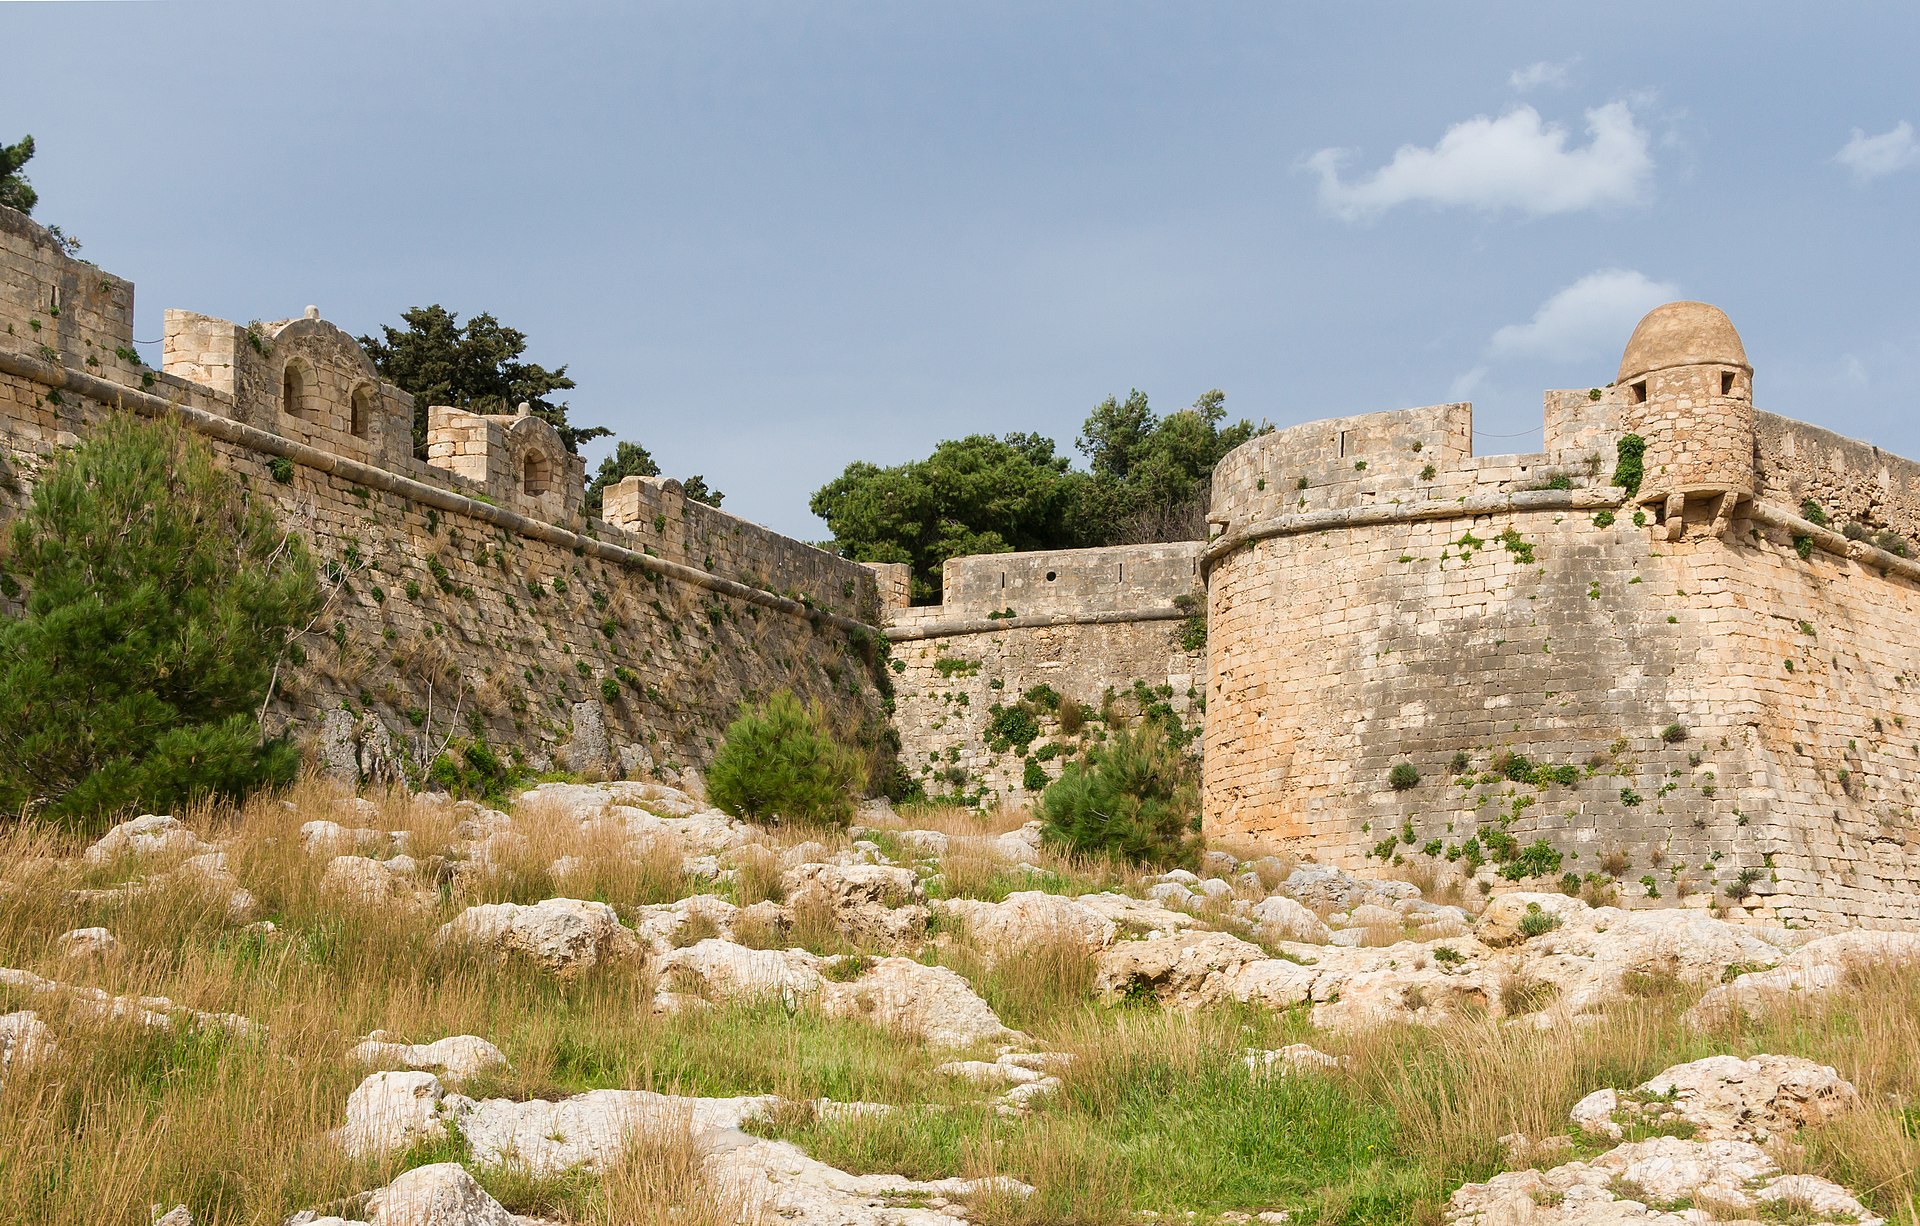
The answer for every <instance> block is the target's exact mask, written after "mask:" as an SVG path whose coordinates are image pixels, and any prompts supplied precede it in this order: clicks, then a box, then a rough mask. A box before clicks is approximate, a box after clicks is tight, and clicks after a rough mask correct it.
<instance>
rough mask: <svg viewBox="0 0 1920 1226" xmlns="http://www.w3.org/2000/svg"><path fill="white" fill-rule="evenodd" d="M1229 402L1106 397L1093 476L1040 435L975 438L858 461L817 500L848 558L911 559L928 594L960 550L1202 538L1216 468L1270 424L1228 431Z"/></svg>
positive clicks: (1084, 436) (1092, 432)
mask: <svg viewBox="0 0 1920 1226" xmlns="http://www.w3.org/2000/svg"><path fill="white" fill-rule="evenodd" d="M1225 400H1226V396H1225V394H1224V393H1222V392H1220V391H1217V390H1215V391H1209V392H1207V393H1205V394H1204V395H1202V396H1201V397H1200V398H1199V399H1198V400H1197V401H1195V402H1194V405H1193V407H1192V408H1190V409H1182V410H1181V411H1179V412H1178V413H1174V414H1172V415H1170V416H1168V417H1165V418H1162V417H1160V416H1158V415H1157V414H1155V413H1154V411H1153V409H1152V406H1151V405H1149V404H1148V403H1147V397H1146V395H1145V394H1144V393H1142V392H1139V391H1135V392H1132V393H1130V394H1129V395H1128V396H1127V398H1126V399H1125V400H1121V399H1120V398H1118V397H1115V396H1109V397H1107V398H1106V399H1105V400H1103V401H1101V402H1100V403H1099V404H1098V405H1095V406H1094V409H1093V412H1092V413H1091V414H1090V415H1088V417H1087V420H1086V423H1085V424H1084V425H1083V426H1082V427H1081V430H1080V435H1079V437H1078V439H1077V440H1076V442H1077V443H1078V445H1079V448H1080V450H1081V451H1082V452H1083V453H1084V454H1085V455H1086V457H1087V460H1088V469H1089V471H1086V472H1081V471H1078V470H1075V469H1073V468H1072V467H1071V466H1070V463H1069V461H1068V459H1067V457H1065V456H1062V455H1058V454H1056V452H1055V448H1054V443H1053V440H1052V439H1049V438H1045V437H1043V436H1041V435H1038V434H1009V435H1006V436H1004V437H1002V438H997V439H996V438H993V437H991V436H988V435H971V436H969V437H967V438H963V439H957V440H949V441H947V442H944V443H941V444H940V445H939V446H938V447H936V448H934V452H933V454H932V455H931V456H929V457H927V458H926V459H925V460H915V461H911V462H909V463H906V464H897V465H893V466H891V467H884V468H883V467H881V466H879V465H875V464H870V463H866V462H864V461H856V462H855V463H852V464H849V465H848V466H847V468H846V470H845V471H844V472H842V473H841V474H840V476H839V477H837V478H835V479H834V480H833V481H832V482H830V483H829V484H827V485H825V486H823V487H822V488H820V489H819V490H817V491H815V493H814V495H813V500H812V502H811V504H810V505H811V506H812V508H813V513H814V514H816V515H818V516H820V517H821V518H822V519H824V520H826V521H827V526H828V527H829V528H831V529H832V531H833V537H834V548H836V549H838V550H839V551H840V552H841V553H843V554H844V555H846V556H847V557H850V558H854V559H857V560H859V561H862V562H906V563H909V564H910V565H911V566H912V567H913V591H914V598H915V599H917V600H927V599H931V598H932V597H933V596H935V595H936V594H938V592H939V590H940V565H941V563H943V562H945V561H946V560H947V559H948V558H951V557H955V556H957V555H960V554H969V553H1002V552H1006V551H1008V550H1021V549H1070V548H1076V547H1079V546H1084V545H1129V544H1139V543H1143V542H1148V541H1177V540H1199V539H1201V538H1203V537H1204V536H1205V535H1206V510H1207V506H1206V504H1207V497H1208V490H1209V485H1210V481H1211V478H1212V475H1213V467H1214V465H1215V464H1217V463H1218V462H1219V460H1220V457H1221V456H1223V455H1225V454H1226V453H1227V452H1228V451H1230V450H1232V449H1233V448H1235V447H1237V446H1239V445H1240V444H1241V443H1244V442H1246V441H1247V440H1248V439H1250V438H1252V437H1253V436H1254V435H1255V434H1257V433H1261V432H1262V431H1264V430H1266V429H1270V428H1271V427H1266V426H1262V427H1259V428H1256V427H1255V426H1254V425H1253V424H1252V423H1251V422H1248V421H1245V420H1242V421H1238V422H1235V423H1233V424H1232V425H1230V426H1223V424H1222V423H1223V422H1224V420H1225V418H1226V408H1225V404H1224V402H1225Z"/></svg>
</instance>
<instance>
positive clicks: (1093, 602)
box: [886, 541, 1206, 804]
mask: <svg viewBox="0 0 1920 1226" xmlns="http://www.w3.org/2000/svg"><path fill="white" fill-rule="evenodd" d="M1203 550H1204V545H1203V544H1202V543H1201V542H1199V541H1183V542H1175V543H1172V544H1162V545H1127V546H1117V547H1114V548H1111V549H1077V550H1056V551H1050V552H1042V553H1003V554H983V555H978V556H974V557H965V558H951V559H949V560H948V561H947V563H946V566H945V568H944V570H943V572H942V575H941V579H942V582H941V587H942V592H943V595H944V597H945V599H944V601H943V602H942V603H941V604H939V605H932V606H926V607H922V608H911V609H909V608H905V607H899V606H895V607H891V608H889V609H888V610H887V613H888V617H889V620H888V626H887V631H886V633H887V637H888V638H889V639H890V640H892V642H893V661H892V665H891V667H892V668H893V669H894V670H895V672H896V674H897V675H896V676H895V678H894V691H895V712H894V724H895V726H896V728H898V730H899V734H900V762H901V766H902V767H903V769H905V771H906V772H907V775H908V776H909V777H910V778H912V779H914V780H916V781H918V782H919V783H920V784H921V785H922V786H923V787H924V788H925V789H926V791H927V792H928V794H929V795H934V796H958V797H962V798H964V799H966V800H968V801H969V802H972V803H981V804H991V803H995V802H1006V803H1012V804H1021V803H1026V802H1029V801H1031V800H1033V799H1035V795H1036V792H1037V791H1038V790H1039V789H1040V788H1042V787H1044V786H1045V784H1046V783H1048V782H1051V781H1052V780H1053V779H1055V778H1058V777H1059V774H1060V770H1061V769H1062V767H1063V766H1064V765H1065V763H1066V762H1067V761H1068V760H1069V759H1070V758H1071V757H1072V756H1073V755H1074V754H1076V753H1077V752H1079V751H1080V750H1081V749H1082V748H1083V747H1084V745H1085V744H1086V740H1087V737H1088V736H1089V735H1090V734H1091V733H1093V732H1096V731H1098V730H1099V729H1100V728H1101V727H1103V726H1104V722H1105V721H1116V722H1117V721H1120V720H1130V719H1133V718H1136V717H1137V716H1138V715H1139V714H1140V713H1141V711H1142V710H1144V709H1147V708H1152V707H1157V706H1164V707H1165V708H1166V709H1167V711H1168V712H1169V713H1171V714H1172V715H1173V716H1175V717H1176V718H1177V719H1178V720H1179V722H1180V724H1181V726H1182V727H1183V728H1192V729H1193V731H1194V732H1196V733H1197V731H1198V724H1199V722H1200V720H1201V710H1202V707H1203V705H1204V699H1203V692H1204V687H1205V685H1206V658H1205V648H1204V634H1205V629H1204V623H1203V622H1201V621H1200V620H1199V618H1198V615H1199V613H1200V612H1201V609H1202V597H1203V590H1202V588H1201V586H1200V555H1201V553H1202V551H1203ZM1022 714H1024V715H1025V716H1028V717H1031V720H1032V723H1031V726H1028V725H1027V723H1026V721H1025V720H1023V719H1022V718H1021V716H1022ZM1103 716H1104V720H1103ZM1083 729H1084V730H1083ZM1029 734H1031V739H1027V738H1028V737H1029ZM1196 744H1197V741H1196Z"/></svg>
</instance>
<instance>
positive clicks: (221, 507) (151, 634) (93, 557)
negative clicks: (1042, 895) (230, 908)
mask: <svg viewBox="0 0 1920 1226" xmlns="http://www.w3.org/2000/svg"><path fill="white" fill-rule="evenodd" d="M5 568H6V571H7V572H8V573H9V575H10V576H11V577H12V578H14V579H16V580H18V581H19V582H21V583H23V584H24V585H25V587H26V589H27V596H26V602H25V610H24V612H23V613H22V614H21V615H20V616H19V617H0V810H4V811H6V812H9V813H20V812H22V811H24V810H28V809H33V810H40V811H44V812H45V813H46V814H47V815H48V816H51V817H55V818H59V819H62V820H68V821H75V822H81V823H85V822H91V821H98V820H100V819H103V818H106V817H109V816H111V815H112V814H114V813H116V812H119V811H123V810H127V809H130V808H134V807H141V808H145V809H148V810H151V811H158V812H166V811H168V810H169V809H171V808H174V807H177V806H179V805H181V804H183V803H185V802H188V801H191V800H193V799H195V798H199V797H222V798H233V797H239V796H243V795H245V794H246V793H248V792H251V791H253V790H255V789H257V788H260V787H262V786H267V785H271V784H277V783H284V782H286V781H288V780H290V779H291V778H292V777H293V775H294V773H295V772H296V771H297V770H298V767H299V754H298V751H297V750H296V749H295V748H294V747H293V746H292V745H291V744H289V743H287V742H286V741H285V740H279V739H275V740H266V739H263V737H262V735H261V728H260V724H259V713H260V711H261V710H262V709H263V707H264V705H265V702H266V700H267V698H268V696H269V689H270V687H271V685H272V683H273V680H274V677H275V675H276V673H277V671H278V670H279V668H280V666H281V664H282V663H283V662H284V661H286V660H287V659H288V658H289V657H290V656H291V655H293V654H296V653H297V651H298V646H297V644H296V643H295V641H294V640H295V639H296V638H297V636H298V634H299V632H300V630H301V628H302V627H303V626H305V625H306V624H307V623H308V622H309V621H310V620H311V619H312V618H313V617H314V615H315V613H316V612H317V611H318V610H319V608H320V603H321V597H320V590H319V585H318V583H317V581H316V579H315V572H314V566H313V562H312V559H311V558H310V557H309V556H308V553H307V550H306V547H305V546H304V544H303V543H302V542H301V541H300V539H299V538H298V537H296V536H294V535H293V534H292V533H290V532H288V531H286V530H284V529H282V528H281V527H280V526H279V525H278V524H277V523H276V522H275V520H274V518H273V516H272V515H271V514H270V513H269V511H268V510H267V508H266V507H265V506H263V505H262V504H261V503H260V502H259V501H256V500H254V499H253V498H252V497H251V496H250V495H249V494H248V492H247V491H245V490H244V489H242V488H241V487H240V486H239V485H238V484H237V483H236V482H235V480H234V479H233V477H232V476H231V475H230V474H229V473H227V472H226V471H225V470H223V469H222V468H220V467H219V465H218V464H217V462H216V460H215V458H214V455H213V453H212V451H211V449H209V448H208V447H207V445H206V444H205V443H203V442H201V441H200V440H199V439H198V438H196V437H194V436H193V435H191V434H189V433H187V432H186V431H185V430H184V429H183V428H181V427H180V426H179V425H177V424H175V423H171V422H160V423H151V422H144V421H141V420H138V419H136V418H132V417H125V416H115V417H112V418H110V419H108V420H107V422H106V423H105V424H104V425H103V426H102V427H101V428H100V429H99V430H98V431H96V432H95V433H93V434H92V435H91V436H89V437H88V438H87V439H86V440H85V441H84V442H82V443H81V444H80V445H79V446H78V447H76V448H74V449H73V450H72V451H69V452H66V453H64V454H62V455H61V456H60V457H59V458H58V459H57V460H55V461H54V463H53V464H52V466H51V467H50V468H49V469H48V470H47V471H46V472H45V473H44V474H43V475H42V476H41V478H40V480H39V482H38V484H36V485H35V486H34V490H33V497H32V501H31V502H30V504H29V505H28V506H27V508H26V510H25V511H23V512H22V513H21V515H20V517H19V518H18V519H17V520H16V521H15V522H14V524H13V528H12V532H11V534H10V541H9V548H8V550H7V557H6V558H5Z"/></svg>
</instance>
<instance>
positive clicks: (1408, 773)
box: [1387, 762, 1420, 792]
mask: <svg viewBox="0 0 1920 1226" xmlns="http://www.w3.org/2000/svg"><path fill="white" fill-rule="evenodd" d="M1387 782H1388V783H1390V784H1392V785H1393V790H1394V791H1396V792H1404V791H1406V790H1407V789H1408V788H1411V787H1414V786H1416V785H1418V784H1419V782H1420V771H1419V768H1417V767H1416V766H1414V764H1413V763H1411V762H1395V763H1394V764H1393V769H1392V770H1390V771H1388V772H1387Z"/></svg>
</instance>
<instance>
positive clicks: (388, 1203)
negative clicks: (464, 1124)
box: [367, 1162, 536, 1226]
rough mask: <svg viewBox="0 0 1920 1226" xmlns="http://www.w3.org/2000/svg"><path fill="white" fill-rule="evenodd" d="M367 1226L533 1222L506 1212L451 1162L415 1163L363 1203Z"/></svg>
mask: <svg viewBox="0 0 1920 1226" xmlns="http://www.w3.org/2000/svg"><path fill="white" fill-rule="evenodd" d="M367 1221H368V1223H369V1226H535V1222H536V1219H534V1218H527V1217H521V1216H519V1215H518V1214H514V1213H509V1212H507V1210H506V1208H505V1207H504V1206H502V1205H501V1204H500V1202H499V1201H497V1200H495V1199H493V1197H491V1196H489V1195H487V1192H486V1189H485V1188H482V1187H481V1186H480V1184H479V1181H478V1180H476V1179H474V1177H473V1176H472V1175H471V1174H470V1173H468V1171H467V1169H466V1168H465V1167H463V1166H461V1165H460V1164H459V1163H457V1162H436V1163H433V1164H432V1165H431V1166H417V1167H415V1168H413V1169H412V1170H410V1171H408V1172H406V1173H405V1174H403V1175H401V1176H400V1177H399V1178H398V1179H396V1180H394V1181H393V1182H392V1183H390V1184H388V1185H387V1186H386V1187H384V1188H382V1189H381V1190H380V1191H378V1192H375V1193H374V1194H373V1196H372V1198H371V1199H369V1200H368V1201H367Z"/></svg>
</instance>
